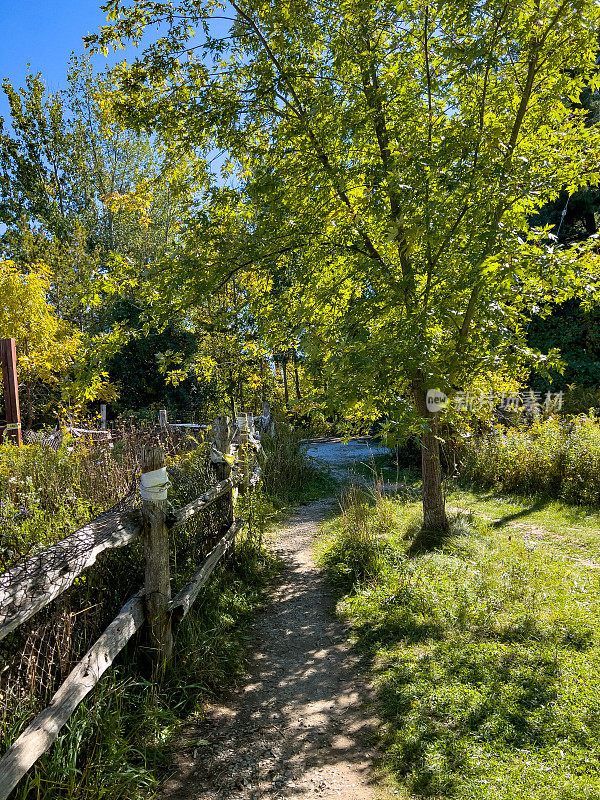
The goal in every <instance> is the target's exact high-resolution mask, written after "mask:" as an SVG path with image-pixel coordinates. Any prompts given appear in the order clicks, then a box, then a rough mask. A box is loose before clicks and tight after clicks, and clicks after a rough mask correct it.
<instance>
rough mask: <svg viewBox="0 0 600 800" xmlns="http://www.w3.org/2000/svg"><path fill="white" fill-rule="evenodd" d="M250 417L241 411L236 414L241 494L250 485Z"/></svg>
mask: <svg viewBox="0 0 600 800" xmlns="http://www.w3.org/2000/svg"><path fill="white" fill-rule="evenodd" d="M252 419H253V418H252V415H251V414H247V413H242V414H241V415H240V416H238V426H239V429H240V436H239V454H240V464H241V467H242V472H243V474H244V482H243V484H242V494H243V493H244V492H247V491H248V487H249V485H250V447H249V444H248V442H249V441H250V431H251V427H252V425H251V421H252Z"/></svg>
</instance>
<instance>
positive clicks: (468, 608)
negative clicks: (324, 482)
mask: <svg viewBox="0 0 600 800" xmlns="http://www.w3.org/2000/svg"><path fill="white" fill-rule="evenodd" d="M419 527H420V519H419V514H418V506H417V504H416V503H398V502H393V501H391V500H388V499H386V498H385V497H383V496H379V497H371V498H369V497H365V496H364V495H363V496H362V497H360V496H355V497H353V498H350V499H349V500H348V501H347V502H346V503H345V504H343V506H342V513H341V515H340V517H339V518H337V519H336V520H334V521H333V522H331V523H329V526H328V527H327V528H326V531H325V536H324V539H323V541H322V543H321V545H320V555H319V557H320V560H321V563H322V564H323V565H324V566H325V568H326V569H327V571H328V573H329V575H330V577H331V580H332V581H333V585H334V587H335V589H336V591H337V592H338V596H339V603H338V608H339V611H340V613H342V614H344V615H346V616H347V617H349V618H350V619H351V620H352V622H353V626H354V633H355V636H356V640H357V645H358V646H359V647H360V648H361V649H362V650H363V651H364V652H365V653H366V654H368V655H369V656H370V658H371V663H372V665H373V671H374V673H375V676H376V682H377V686H378V697H379V711H380V714H381V718H382V722H383V728H382V745H383V748H384V750H385V759H386V763H387V765H388V767H389V769H390V770H391V772H392V773H393V775H394V776H395V778H396V781H397V787H398V792H399V795H400V796H401V797H404V798H421V797H435V798H442V797H443V798H456V799H457V800H492V799H493V800H517V799H518V800H521V799H522V798H528V800H559V798H560V800H565V798H572V800H575V799H576V798H577V800H582V799H583V798H590V800H591V798H597V797H599V796H600V738H599V737H600V717H599V716H598V706H599V702H600V686H599V685H598V681H597V675H598V670H599V669H600V641H599V634H598V630H599V629H600V582H599V580H598V573H597V571H596V570H595V569H594V568H593V565H590V564H589V563H586V562H583V561H576V560H575V559H569V560H567V559H566V558H565V557H564V556H562V555H561V554H559V553H557V551H556V550H555V549H553V547H552V546H548V547H547V546H546V545H545V543H544V540H543V539H541V540H540V541H537V542H536V543H532V542H531V541H530V540H529V539H527V538H526V537H523V536H521V535H519V534H518V533H515V530H514V529H506V530H505V529H502V530H498V529H496V530H492V529H488V528H487V527H486V526H485V525H484V524H483V523H482V522H478V521H477V519H476V517H474V516H468V517H467V516H465V515H460V514H458V515H455V517H454V518H453V522H452V526H451V527H452V531H451V533H452V535H451V536H450V537H449V538H448V540H447V541H446V543H445V545H444V546H443V547H442V548H440V549H438V550H431V551H429V552H421V553H418V554H416V555H413V556H412V557H411V556H410V555H409V553H410V552H411V544H412V542H413V537H414V536H415V534H416V533H417V532H418V529H419Z"/></svg>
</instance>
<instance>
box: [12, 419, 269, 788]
mask: <svg viewBox="0 0 600 800" xmlns="http://www.w3.org/2000/svg"><path fill="white" fill-rule="evenodd" d="M165 424H166V421H165ZM238 426H239V427H238V431H237V434H236V439H237V442H235V443H233V442H232V436H231V433H232V431H231V428H230V426H229V420H228V419H227V417H224V416H220V417H217V419H216V420H215V422H214V423H213V425H212V428H211V449H210V458H211V462H212V465H213V467H214V469H215V472H216V477H217V479H218V483H217V484H216V485H215V486H213V487H211V488H210V489H208V491H206V492H204V493H203V494H201V495H200V496H199V497H197V498H196V499H195V500H193V501H192V502H190V503H188V504H187V505H186V506H184V507H183V508H181V509H179V510H177V511H173V510H170V509H169V508H168V502H167V499H166V490H167V486H168V479H167V477H166V469H165V458H164V453H163V450H162V447H161V446H160V444H158V443H157V444H153V445H147V446H144V447H143V449H142V453H141V463H142V479H141V485H140V493H141V495H142V504H141V506H142V507H141V513H140V512H139V511H125V512H121V513H120V514H118V515H117V517H116V518H115V516H114V515H111V516H110V517H107V516H105V517H100V518H99V519H97V520H94V521H93V522H90V523H89V524H87V525H85V526H84V527H83V528H81V529H80V530H78V531H76V532H75V533H73V534H72V535H71V536H68V537H67V538H66V539H63V540H62V541H59V542H57V543H56V544H54V545H51V546H50V547H48V548H46V549H45V550H43V551H41V552H40V553H37V554H36V555H34V556H31V557H30V558H29V559H27V560H26V561H25V562H23V563H21V564H18V565H17V566H15V567H14V568H12V569H11V570H9V571H8V573H4V575H2V576H0V578H4V579H5V580H3V581H1V582H0V639H3V638H4V637H6V636H7V635H8V634H10V633H11V632H12V631H14V630H15V629H16V628H18V627H19V626H20V625H22V624H23V623H24V622H26V621H27V620H28V619H30V618H31V617H32V616H33V615H34V614H36V613H37V612H38V611H40V610H41V609H42V608H44V607H45V606H47V605H48V604H49V603H51V602H52V601H53V600H55V599H56V598H57V597H59V595H61V594H62V593H63V592H65V591H66V590H67V589H68V588H69V587H70V586H72V584H73V583H74V581H75V580H76V579H77V578H78V577H79V576H80V575H81V574H82V573H83V572H84V570H86V569H87V568H88V567H90V566H91V565H92V564H94V563H95V561H96V559H97V557H98V555H99V554H100V553H101V552H103V551H105V550H108V549H112V548H118V547H124V546H126V545H129V544H131V543H132V542H133V541H135V540H136V539H140V538H141V540H142V542H143V551H144V560H145V579H144V586H143V588H141V589H140V590H139V591H138V592H136V593H135V594H134V595H133V596H132V597H131V598H130V599H129V600H128V601H127V602H126V603H125V605H124V606H123V608H122V609H121V610H120V612H119V613H118V614H117V616H116V618H115V619H114V620H113V621H112V622H111V623H110V625H109V626H108V627H107V628H106V630H105V631H104V633H103V634H102V635H101V636H100V638H99V639H98V640H97V641H96V642H95V643H94V644H93V645H92V647H91V648H90V649H89V650H88V652H87V653H86V654H85V656H84V657H83V659H82V660H81V661H80V662H79V663H78V664H77V665H76V666H75V668H74V669H73V670H72V671H71V672H70V674H69V675H68V676H67V678H66V679H65V680H64V681H63V683H62V684H61V686H60V688H59V689H58V691H57V692H56V693H55V694H54V696H53V697H52V699H51V701H50V705H49V706H48V707H47V708H46V709H45V710H44V711H42V712H41V713H40V714H39V715H38V716H37V717H36V718H35V719H34V720H33V722H31V724H30V725H29V726H28V727H27V728H26V729H25V730H24V731H23V732H22V733H21V735H20V736H19V737H18V739H17V740H16V741H15V742H14V744H13V745H12V746H11V747H10V748H9V750H8V751H7V752H6V753H5V754H4V755H3V756H2V758H1V759H0V800H6V798H7V797H8V796H9V794H10V793H11V791H12V790H13V789H14V788H15V786H16V785H17V783H18V782H19V781H20V780H21V778H22V777H23V776H24V775H25V774H26V773H27V771H28V770H29V769H30V768H31V767H32V766H33V764H35V762H36V761H37V760H38V759H39V758H40V756H41V755H42V754H43V753H45V752H46V751H47V750H48V749H49V748H50V746H51V745H52V743H53V742H54V741H55V740H56V738H57V737H58V734H59V732H60V730H61V728H62V727H63V726H64V725H65V723H66V722H67V720H68V719H69V717H70V716H71V715H72V714H73V712H74V711H75V709H76V708H77V706H78V705H79V703H81V701H82V700H83V699H84V698H85V697H86V696H87V695H88V694H89V693H90V692H91V691H92V689H93V688H94V686H95V685H96V684H97V683H98V681H99V680H100V678H101V677H102V675H103V674H104V673H105V672H106V671H107V670H108V669H110V667H111V666H112V664H113V662H114V660H115V658H116V657H117V655H118V654H119V653H120V652H121V650H123V648H124V647H125V645H126V644H127V642H129V640H130V639H131V638H132V637H133V635H134V634H135V633H136V632H137V631H139V630H140V629H141V628H142V627H144V626H145V627H146V628H147V634H148V639H149V643H150V649H151V652H152V653H153V656H154V659H155V661H154V672H155V676H156V677H157V678H158V677H159V676H160V674H161V673H162V671H163V670H164V668H165V666H166V664H167V663H168V662H169V660H170V658H171V653H172V647H173V628H174V626H175V625H176V624H177V623H179V622H180V621H181V620H182V619H183V618H184V617H185V616H186V614H187V613H188V612H189V610H190V608H191V607H192V605H193V603H194V601H195V600H196V598H197V597H198V595H199V593H200V590H201V589H202V587H203V586H204V585H205V584H206V582H207V581H208V579H209V577H210V575H211V573H212V572H213V571H214V569H215V567H216V566H217V565H218V564H219V562H220V561H221V560H222V559H223V557H224V556H225V555H226V554H227V553H228V552H229V551H230V550H231V549H232V548H233V546H234V542H235V537H236V534H237V533H238V532H239V530H240V528H241V527H242V524H243V520H241V519H235V518H234V498H235V493H236V492H237V491H238V490H239V491H242V492H243V491H250V490H252V489H253V488H254V487H256V485H257V483H258V481H259V479H260V465H259V460H258V457H257V456H258V452H257V451H259V449H260V444H259V442H258V441H257V438H256V437H255V436H254V434H253V430H252V427H253V426H252V423H251V419H250V415H248V417H247V418H246V423H244V419H243V418H242V419H241V420H240V419H239V418H238ZM220 498H227V500H228V502H227V512H226V522H225V525H224V529H225V532H224V534H223V535H222V537H221V539H220V540H219V541H218V542H217V544H216V545H215V546H214V547H213V548H212V550H211V551H210V553H209V554H208V555H207V556H206V558H205V559H204V560H203V561H202V563H201V564H199V565H198V569H197V571H196V572H195V574H194V575H193V577H192V578H191V580H190V581H189V582H188V583H187V584H186V585H185V586H184V587H183V588H182V589H181V591H179V592H178V593H177V594H176V595H175V597H171V586H170V568H169V530H173V529H174V528H176V527H177V526H180V525H183V524H184V523H186V522H188V521H189V520H191V519H192V518H193V517H195V516H197V515H198V514H200V513H201V512H203V511H204V510H205V509H207V508H208V507H209V506H210V505H211V504H212V503H214V502H215V501H216V500H219V499H220ZM2 586H4V587H6V588H1V587H2Z"/></svg>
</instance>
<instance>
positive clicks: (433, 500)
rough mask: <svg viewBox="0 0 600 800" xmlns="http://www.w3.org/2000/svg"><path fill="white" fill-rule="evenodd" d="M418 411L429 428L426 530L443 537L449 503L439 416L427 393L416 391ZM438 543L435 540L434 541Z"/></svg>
mask: <svg viewBox="0 0 600 800" xmlns="http://www.w3.org/2000/svg"><path fill="white" fill-rule="evenodd" d="M414 397H415V405H416V408H417V411H418V412H419V414H420V415H421V417H423V419H424V420H425V421H426V422H427V424H428V425H429V430H428V431H427V432H426V433H423V434H422V435H421V471H422V476H423V531H425V532H427V533H430V534H435V536H436V537H439V538H442V537H443V535H444V534H445V533H446V532H447V531H448V528H449V525H448V517H447V516H446V503H445V500H444V492H443V490H442V464H441V461H440V442H439V439H438V438H437V429H438V426H437V415H436V414H433V413H431V412H430V411H429V410H428V408H427V399H426V393H425V391H424V390H423V389H421V388H415V392H414ZM432 543H435V537H434V538H432Z"/></svg>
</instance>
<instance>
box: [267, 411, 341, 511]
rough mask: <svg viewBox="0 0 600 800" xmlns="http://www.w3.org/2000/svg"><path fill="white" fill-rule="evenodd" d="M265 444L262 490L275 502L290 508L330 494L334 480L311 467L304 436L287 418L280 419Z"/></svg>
mask: <svg viewBox="0 0 600 800" xmlns="http://www.w3.org/2000/svg"><path fill="white" fill-rule="evenodd" d="M261 443H262V446H263V450H264V454H265V460H264V463H263V468H262V484H263V486H262V488H263V491H264V493H265V494H267V495H268V496H270V497H271V498H272V499H273V500H274V501H275V502H278V503H280V504H283V505H287V504H290V503H295V502H301V501H305V500H310V499H314V498H316V497H320V496H322V495H324V494H328V493H329V492H330V489H331V484H332V480H331V479H330V478H329V477H328V476H327V475H325V474H324V473H323V472H322V471H321V470H318V469H316V468H315V467H314V466H313V465H312V464H311V462H310V460H309V459H308V458H307V456H306V450H307V447H308V446H307V444H305V443H304V441H303V438H302V433H300V432H299V431H298V430H296V429H295V428H294V427H293V426H292V425H290V423H289V422H287V421H286V420H285V419H278V420H277V421H276V422H275V431H274V433H273V434H268V433H264V434H263V435H262V436H261Z"/></svg>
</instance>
